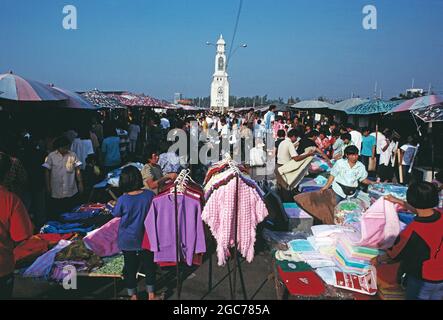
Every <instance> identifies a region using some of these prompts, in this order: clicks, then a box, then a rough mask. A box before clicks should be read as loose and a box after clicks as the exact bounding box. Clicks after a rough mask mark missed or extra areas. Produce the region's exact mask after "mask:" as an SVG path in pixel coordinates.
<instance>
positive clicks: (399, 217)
mask: <svg viewBox="0 0 443 320" xmlns="http://www.w3.org/2000/svg"><path fill="white" fill-rule="evenodd" d="M317 178H318V177H317ZM315 180H316V179H306V180H305V181H303V182H302V183H301V184H299V188H300V189H301V190H310V188H317V187H318V185H321V184H322V183H323V181H320V182H317V181H315ZM406 191H407V187H405V186H402V185H395V184H376V185H374V186H372V187H370V188H369V191H368V193H364V192H362V191H360V192H359V195H358V197H356V198H354V199H348V200H344V201H342V202H340V203H338V204H336V206H335V207H334V209H333V211H332V212H330V210H329V211H328V210H327V211H328V212H330V213H329V214H330V215H331V216H330V217H329V218H328V219H326V218H325V217H324V218H323V221H319V220H318V219H316V220H315V222H314V220H313V217H314V218H315V215H314V216H312V215H311V214H310V209H311V207H310V206H308V205H306V203H304V202H303V201H297V200H299V199H300V198H297V197H295V200H296V203H293V202H292V203H284V204H283V207H284V210H285V213H286V215H287V217H288V219H289V226H290V227H289V230H288V231H287V232H281V231H280V232H275V231H270V230H266V229H265V231H264V234H263V236H264V238H265V239H266V240H267V242H268V243H269V244H270V247H271V248H272V252H273V256H272V257H273V270H274V278H275V287H276V293H277V297H278V298H279V299H358V300H360V299H383V300H392V299H395V300H398V299H404V298H405V291H404V289H403V288H402V287H401V286H400V285H399V284H398V283H397V272H398V268H399V265H398V263H397V264H394V265H378V266H377V267H374V266H372V265H371V259H373V258H375V257H377V256H379V255H381V254H383V253H384V251H385V250H386V249H388V248H390V247H391V246H392V245H393V244H394V240H395V239H396V237H397V236H398V235H399V233H400V232H401V230H403V229H404V228H405V227H406V226H407V224H409V223H411V222H412V220H413V218H414V214H412V213H411V212H408V211H407V210H406V209H405V208H402V207H399V206H398V205H394V204H393V203H391V202H389V201H387V200H385V199H384V197H385V196H386V195H393V196H395V197H397V198H399V199H405V198H406ZM305 192H306V191H305ZM309 194H310V192H309V191H308V193H305V194H304V195H309ZM311 194H315V192H314V193H311Z"/></svg>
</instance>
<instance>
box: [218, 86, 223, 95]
mask: <svg viewBox="0 0 443 320" xmlns="http://www.w3.org/2000/svg"><path fill="white" fill-rule="evenodd" d="M217 92H218V94H219V95H222V94H223V88H222V87H218V89H217Z"/></svg>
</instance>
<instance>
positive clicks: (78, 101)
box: [52, 87, 99, 110]
mask: <svg viewBox="0 0 443 320" xmlns="http://www.w3.org/2000/svg"><path fill="white" fill-rule="evenodd" d="M52 88H53V89H55V90H57V91H59V92H61V93H62V94H64V95H66V96H68V98H69V99H68V100H67V101H66V103H65V105H63V107H64V108H70V109H88V110H97V109H99V107H96V106H95V105H93V104H92V103H90V102H89V101H88V100H86V98H84V97H83V96H82V95H80V94H78V93H75V92H72V91H69V90H66V89H61V88H57V87H52Z"/></svg>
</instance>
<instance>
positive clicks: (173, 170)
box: [0, 106, 443, 299]
mask: <svg viewBox="0 0 443 320" xmlns="http://www.w3.org/2000/svg"><path fill="white" fill-rule="evenodd" d="M275 110H276V107H275V106H270V107H269V110H268V111H267V112H266V113H265V114H263V115H262V114H260V113H258V112H255V111H254V109H250V110H249V111H248V112H246V113H235V112H230V113H228V114H227V115H222V114H217V113H213V112H206V113H200V114H198V115H196V116H193V117H189V116H186V115H178V114H171V113H170V114H162V115H155V116H152V117H148V118H146V119H144V121H143V123H142V122H141V121H140V120H134V119H132V120H130V121H129V120H125V121H121V120H120V121H116V120H113V121H103V120H102V119H100V118H98V117H94V118H93V119H92V121H90V122H89V119H88V121H86V122H85V123H87V124H82V125H78V126H77V127H66V128H65V129H66V130H64V131H63V132H59V133H52V134H48V135H47V136H38V135H36V134H34V133H32V132H29V131H27V130H22V131H20V132H17V134H16V138H15V139H11V138H6V137H10V135H6V134H5V135H3V136H2V138H1V139H0V141H1V143H0V205H1V207H2V208H5V210H2V211H1V216H0V218H1V220H0V253H1V254H0V256H1V258H0V262H1V263H0V265H1V267H0V292H7V293H6V295H5V296H10V292H11V290H12V289H11V286H12V284H11V283H12V275H11V274H12V271H13V269H14V262H13V257H12V256H11V254H12V249H13V248H14V246H15V245H16V244H17V243H19V242H20V241H23V240H25V239H26V238H28V237H30V236H31V235H32V234H33V232H35V231H38V228H39V227H41V226H42V225H43V224H44V223H45V222H46V221H47V220H56V219H57V217H58V216H59V215H60V214H61V213H63V212H66V211H68V210H69V209H71V208H73V207H74V206H75V205H78V204H80V203H84V202H86V201H87V200H88V199H89V198H88V196H89V194H90V192H91V190H92V188H93V186H94V185H95V184H96V183H97V182H99V181H101V180H103V178H104V177H105V176H106V174H107V173H108V172H111V171H112V170H114V169H116V168H120V167H122V166H123V165H124V164H126V163H128V162H132V161H141V162H143V164H144V167H143V169H142V170H141V172H140V171H139V170H137V169H135V168H134V167H127V168H125V169H124V170H123V172H122V174H121V178H120V179H121V180H120V181H121V187H122V189H123V190H122V191H123V192H124V195H123V196H122V197H120V198H119V199H118V201H117V205H116V211H115V213H114V214H115V216H120V217H122V219H123V220H124V221H126V222H127V223H125V228H126V229H124V228H120V231H119V244H120V245H121V246H122V250H123V253H124V258H125V272H126V274H125V279H126V283H127V287H128V289H129V294H130V295H131V297H132V298H133V299H136V294H135V291H134V290H135V286H136V284H135V274H134V272H135V271H134V270H136V269H137V265H138V263H142V265H143V266H144V268H145V269H146V272H147V273H148V274H152V268H153V261H152V259H153V258H152V255H150V254H149V253H148V252H145V251H143V250H142V249H141V241H142V240H141V239H140V237H136V236H135V235H139V234H141V233H142V231H143V230H142V229H143V223H142V222H141V221H144V218H145V217H146V212H147V207H149V203H150V201H151V199H152V198H153V197H154V195H155V194H157V193H159V191H161V189H162V186H164V185H166V184H167V183H168V181H173V180H174V179H175V178H176V177H177V173H178V172H179V171H180V170H181V169H182V168H184V167H188V166H189V158H187V159H182V158H181V157H180V156H179V154H178V153H177V152H172V151H170V150H169V147H170V146H171V145H172V143H173V142H171V141H167V134H168V132H169V130H172V129H182V130H184V132H185V133H186V135H187V137H188V138H189V139H190V137H191V136H192V135H196V134H197V135H198V141H199V146H200V147H201V146H202V145H204V144H206V143H211V141H210V139H209V138H208V137H207V135H205V134H207V133H208V132H209V131H210V130H211V131H212V132H216V135H217V139H218V142H219V143H221V145H224V144H223V142H226V144H227V145H232V144H235V143H237V142H240V141H242V140H244V139H247V138H251V137H252V138H253V141H254V148H253V149H252V150H251V152H252V151H253V150H254V149H255V151H257V149H259V150H260V151H261V152H262V154H265V155H266V154H267V153H268V152H271V154H274V155H275V158H276V159H275V161H276V164H277V167H280V166H283V165H285V164H286V163H288V162H289V161H291V160H294V161H303V160H304V159H306V158H307V157H311V156H314V155H317V156H319V157H321V158H322V159H323V160H324V161H325V162H326V163H327V164H328V165H329V166H330V167H331V168H332V169H331V175H330V177H329V179H328V181H327V183H326V185H325V186H324V187H323V189H322V190H321V192H324V191H326V190H328V189H329V187H332V190H333V191H334V193H335V196H336V201H337V202H339V201H341V200H343V199H344V198H346V197H348V196H350V195H352V194H354V193H355V190H356V188H357V187H358V185H359V184H360V183H363V184H374V183H376V182H380V181H381V182H392V181H394V182H401V183H404V184H409V183H411V182H413V181H412V180H413V179H412V176H411V172H410V170H409V169H410V167H411V165H413V163H414V158H415V156H416V151H417V138H416V137H414V136H410V137H407V139H406V142H405V143H404V144H401V143H400V141H401V137H399V135H398V134H397V133H396V132H395V131H394V130H393V128H384V129H383V130H380V131H379V130H375V128H363V129H361V130H359V129H357V128H356V127H355V126H354V125H352V124H350V123H347V124H339V123H336V122H330V123H324V122H323V123H321V122H317V123H302V121H301V119H300V118H299V117H290V116H288V115H277V112H276V111H275ZM193 124H196V125H197V128H196V129H197V130H195V131H194V132H193V129H192V125H193ZM270 136H272V138H273V139H275V148H273V150H268V147H269V145H267V144H266V142H267V141H266V140H267V139H268V138H269V137H270ZM201 137H203V138H201ZM217 139H216V140H217ZM263 141H264V142H265V143H263ZM188 146H189V144H188ZM227 151H228V152H230V149H229V150H221V152H220V154H219V156H220V157H222V156H223V154H224V153H225V152H227ZM398 153H399V155H400V156H399V157H398V156H397V154H398ZM251 159H256V157H253V156H251ZM254 161H255V160H254ZM258 162H260V161H258ZM264 164H265V160H264V159H263V161H262V162H261V163H259V165H264ZM246 165H251V163H246ZM252 165H255V163H253V164H252ZM399 165H401V166H400V167H401V170H396V168H398V167H399ZM194 172H198V170H195V171H194ZM440 176H441V174H440ZM440 176H437V180H438V177H440ZM436 183H437V184H438V188H439V190H440V191H441V190H442V189H443V188H442V186H443V181H441V180H440V181H436ZM420 190H421V189H420ZM435 190H437V187H436V189H435ZM435 190H434V189H433V190H432V192H434V191H435ZM411 192H412V191H411ZM417 192H418V191H417ZM420 192H421V191H420ZM430 192H431V191H430ZM411 197H412V196H411ZM417 197H419V196H417ZM434 198H435V196H434V194H432V201H431V202H432V203H431V202H429V203H427V204H423V203H418V202H417V201H418V200H411V203H410V204H411V205H412V206H414V205H415V208H417V211H418V212H419V213H421V215H424V216H431V215H432V214H433V212H432V213H431V212H430V211H429V210H427V211H426V210H425V211H423V210H424V209H429V208H432V205H433V204H434V202H435V199H434ZM411 199H412V198H411ZM422 209H423V210H422ZM420 210H421V211H420ZM419 215H420V214H419ZM439 219H440V218H439ZM440 220H441V219H440ZM34 227H35V229H34ZM125 230H126V231H125ZM128 233H131V234H133V235H134V237H129V238H130V239H129V238H128ZM403 241H404V240H403ZM440 246H441V244H440ZM396 255H397V254H392V255H391V257H395V256H396ZM442 280H443V279H442ZM146 282H147V283H146V284H147V291H148V293H149V297H150V298H152V299H157V298H158V297H156V296H155V295H154V284H155V277H154V278H152V277H148V278H147V279H146ZM4 288H6V289H7V290H6V289H4ZM4 290H5V291H4ZM8 292H9V293H8Z"/></svg>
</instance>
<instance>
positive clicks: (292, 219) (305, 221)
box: [283, 202, 314, 233]
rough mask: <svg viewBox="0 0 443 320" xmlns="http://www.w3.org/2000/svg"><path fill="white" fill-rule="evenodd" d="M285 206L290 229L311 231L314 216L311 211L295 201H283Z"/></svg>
mask: <svg viewBox="0 0 443 320" xmlns="http://www.w3.org/2000/svg"><path fill="white" fill-rule="evenodd" d="M283 208H284V210H285V213H286V216H287V217H288V219H289V230H291V231H293V232H295V231H302V232H307V233H310V230H311V227H312V225H313V224H314V218H313V217H312V216H311V215H310V214H309V213H307V212H306V211H304V210H303V209H302V208H300V207H299V206H298V205H297V204H296V203H295V202H286V203H283Z"/></svg>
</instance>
